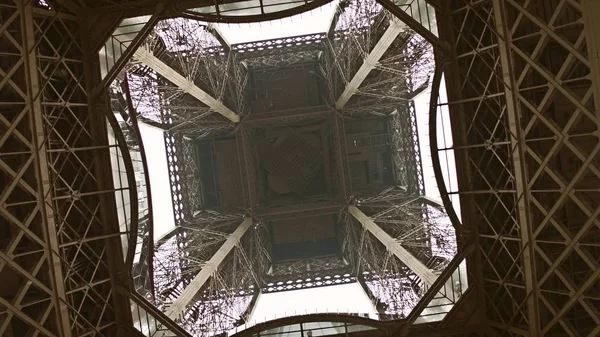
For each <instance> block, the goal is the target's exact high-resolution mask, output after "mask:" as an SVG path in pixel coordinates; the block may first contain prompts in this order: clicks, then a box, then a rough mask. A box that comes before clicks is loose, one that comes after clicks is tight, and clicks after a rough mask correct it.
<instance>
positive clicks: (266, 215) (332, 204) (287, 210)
mask: <svg viewBox="0 0 600 337" xmlns="http://www.w3.org/2000/svg"><path fill="white" fill-rule="evenodd" d="M343 207H344V205H343V204H341V203H339V202H337V201H319V202H313V203H305V204H294V205H289V206H279V207H272V208H265V209H258V210H256V217H257V218H258V219H260V220H262V221H275V220H283V219H291V218H302V217H313V216H322V215H328V214H337V213H339V212H340V211H341V210H342V208H343Z"/></svg>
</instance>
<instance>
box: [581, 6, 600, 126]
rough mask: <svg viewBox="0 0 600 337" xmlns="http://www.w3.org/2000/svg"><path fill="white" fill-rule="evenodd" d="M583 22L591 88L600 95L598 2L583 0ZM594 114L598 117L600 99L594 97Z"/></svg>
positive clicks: (597, 95)
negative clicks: (590, 74)
mask: <svg viewBox="0 0 600 337" xmlns="http://www.w3.org/2000/svg"><path fill="white" fill-rule="evenodd" d="M581 7H582V12H583V22H584V24H585V25H584V27H585V28H584V29H585V35H586V43H587V50H588V53H589V55H588V57H589V59H590V68H591V72H592V88H593V90H594V97H600V20H598V18H599V17H600V2H598V1H596V0H583V1H582V4H581ZM594 104H595V106H594V108H595V109H596V116H598V117H600V99H594Z"/></svg>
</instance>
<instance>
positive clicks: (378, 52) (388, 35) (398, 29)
mask: <svg viewBox="0 0 600 337" xmlns="http://www.w3.org/2000/svg"><path fill="white" fill-rule="evenodd" d="M405 28H406V25H405V24H404V23H403V22H402V21H400V20H397V19H393V20H391V21H390V26H389V27H388V28H387V29H386V30H385V32H384V33H383V36H381V38H380V39H379V41H377V43H376V44H375V46H374V47H373V49H372V50H371V52H370V53H369V55H367V57H365V59H364V61H363V64H362V65H361V66H360V68H358V71H357V72H356V74H354V76H353V77H352V79H351V80H350V82H348V84H347V85H346V88H344V91H343V92H342V94H341V95H340V97H339V98H338V100H337V102H335V108H336V109H338V110H341V109H343V108H344V106H346V103H348V101H349V100H350V98H352V96H353V95H354V94H355V93H356V92H357V91H358V87H360V85H361V84H362V83H363V81H364V80H365V79H366V78H367V76H368V75H369V73H370V72H371V70H373V68H375V67H376V66H377V63H378V62H379V60H380V59H381V57H382V56H383V54H385V52H386V51H387V50H388V48H389V47H390V46H391V45H392V43H393V42H394V41H395V40H396V38H397V37H398V35H400V33H402V32H403V31H404V30H405Z"/></svg>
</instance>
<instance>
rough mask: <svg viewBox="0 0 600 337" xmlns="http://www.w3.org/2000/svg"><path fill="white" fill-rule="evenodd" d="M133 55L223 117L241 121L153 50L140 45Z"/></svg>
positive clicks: (235, 121)
mask: <svg viewBox="0 0 600 337" xmlns="http://www.w3.org/2000/svg"><path fill="white" fill-rule="evenodd" d="M133 57H134V59H136V60H138V61H140V62H142V63H143V64H145V65H147V66H148V67H150V68H152V69H153V70H154V71H156V72H157V73H158V74H160V75H161V76H162V77H164V78H166V79H167V80H169V81H170V82H172V83H173V84H175V85H176V86H177V87H179V88H180V89H181V90H182V91H183V92H185V93H187V94H189V95H191V96H193V97H194V98H196V99H197V100H199V101H200V102H202V103H204V104H206V105H207V106H208V107H209V108H211V109H212V110H214V111H215V112H217V113H219V114H221V115H222V116H223V117H225V118H227V119H229V120H230V121H232V122H234V123H237V122H239V121H240V117H239V116H238V115H237V114H236V113H235V112H233V111H232V110H231V109H229V108H228V107H226V106H225V104H223V103H222V102H221V101H219V100H217V99H215V98H214V97H212V96H211V95H209V94H208V93H207V92H206V91H204V90H202V89H200V88H199V87H198V86H197V85H196V84H195V83H194V82H193V81H191V80H190V79H187V78H185V77H183V76H182V75H181V74H179V73H178V72H176V71H175V70H174V69H173V68H171V67H169V66H168V65H167V64H165V63H164V62H163V61H161V60H160V59H158V58H157V57H156V56H154V54H153V53H152V51H150V50H149V49H147V48H145V47H140V48H138V49H137V50H136V51H135V53H134V56H133Z"/></svg>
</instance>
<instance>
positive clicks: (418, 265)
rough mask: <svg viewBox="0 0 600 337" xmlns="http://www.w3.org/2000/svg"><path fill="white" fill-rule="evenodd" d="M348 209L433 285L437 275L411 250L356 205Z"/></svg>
mask: <svg viewBox="0 0 600 337" xmlns="http://www.w3.org/2000/svg"><path fill="white" fill-rule="evenodd" d="M348 211H349V212H350V214H352V216H353V217H354V218H355V219H356V220H358V221H359V222H360V223H361V224H362V226H363V228H364V229H366V230H368V231H369V232H370V233H371V234H373V236H374V237H375V238H376V239H377V240H379V242H381V243H382V244H383V245H384V246H385V247H386V248H387V249H388V250H389V251H390V252H392V254H394V255H395V256H396V257H397V258H398V259H400V261H402V263H404V264H405V265H406V266H407V267H408V268H410V269H411V270H412V271H413V272H414V273H415V274H416V275H417V276H419V277H420V278H421V280H422V281H423V283H425V284H426V285H427V286H428V287H430V286H432V285H433V283H434V282H435V280H436V279H437V276H436V275H435V274H434V273H433V271H431V269H429V268H427V266H426V265H424V264H423V263H422V262H421V261H419V260H418V259H417V258H416V257H414V256H413V255H412V254H411V253H410V252H409V251H407V250H406V249H404V247H402V245H400V243H398V242H397V241H396V240H395V239H394V238H393V237H391V236H390V235H389V234H388V233H386V232H385V231H384V230H383V229H381V227H379V226H378V225H377V224H376V223H375V221H373V220H372V219H371V218H370V217H368V216H367V215H366V214H365V213H363V212H362V211H361V210H360V209H358V207H356V206H354V205H349V206H348Z"/></svg>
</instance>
